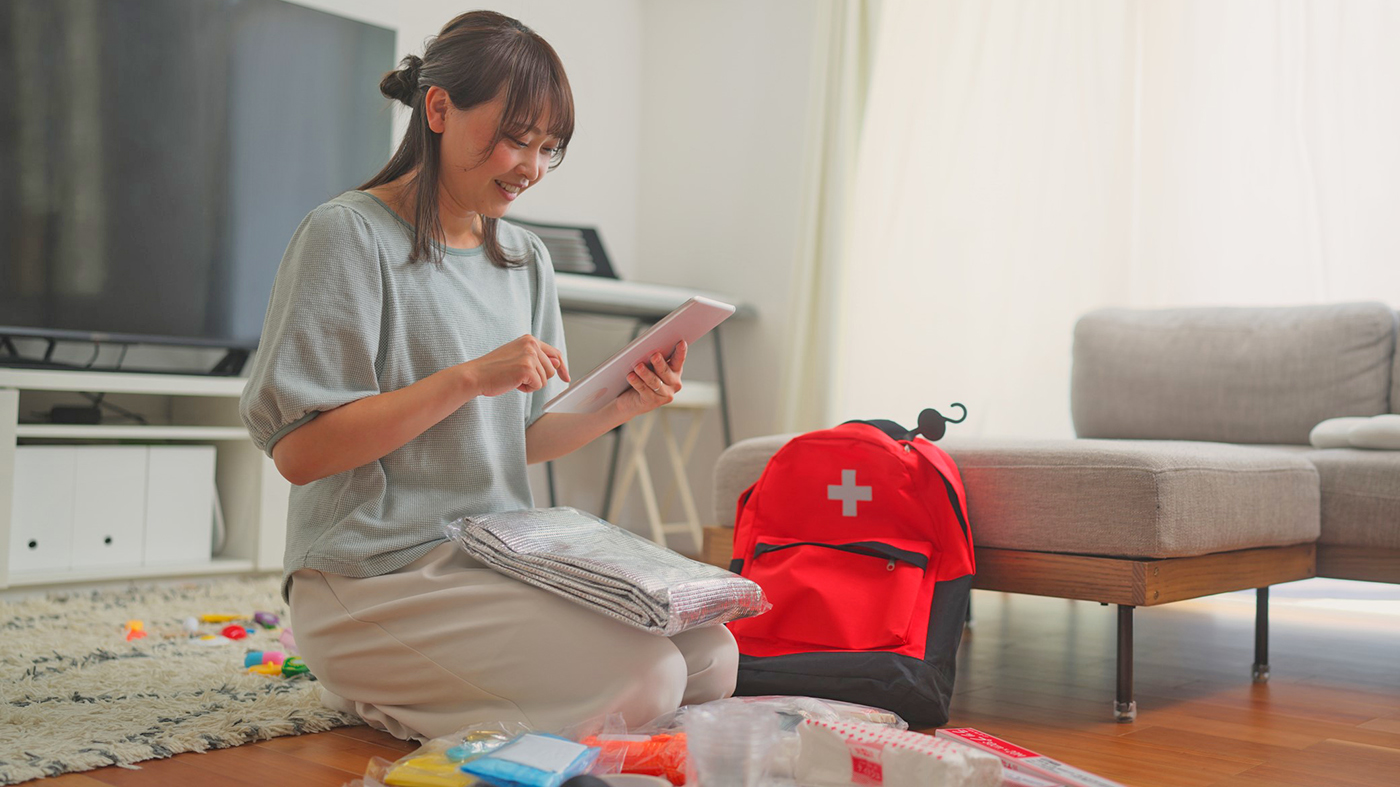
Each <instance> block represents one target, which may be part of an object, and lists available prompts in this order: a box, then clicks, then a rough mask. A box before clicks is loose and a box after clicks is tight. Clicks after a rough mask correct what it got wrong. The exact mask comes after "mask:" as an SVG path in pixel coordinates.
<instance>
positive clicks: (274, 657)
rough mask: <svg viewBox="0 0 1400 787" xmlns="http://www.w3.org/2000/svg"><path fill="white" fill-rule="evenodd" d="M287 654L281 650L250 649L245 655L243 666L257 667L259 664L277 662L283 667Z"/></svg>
mask: <svg viewBox="0 0 1400 787" xmlns="http://www.w3.org/2000/svg"><path fill="white" fill-rule="evenodd" d="M286 660H287V654H285V653H283V652H281V651H279V650H250V651H248V652H247V653H246V654H244V655H243V666H245V667H256V666H258V665H259V664H276V665H278V667H281V665H282V662H284V661H286Z"/></svg>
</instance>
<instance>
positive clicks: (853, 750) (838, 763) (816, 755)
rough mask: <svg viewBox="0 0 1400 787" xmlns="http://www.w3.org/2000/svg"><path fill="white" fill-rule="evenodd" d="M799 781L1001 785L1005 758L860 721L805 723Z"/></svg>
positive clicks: (892, 786) (835, 785) (839, 786)
mask: <svg viewBox="0 0 1400 787" xmlns="http://www.w3.org/2000/svg"><path fill="white" fill-rule="evenodd" d="M797 733H798V735H799V736H800V738H801V745H802V754H801V756H800V757H798V759H797V780H798V781H799V782H800V783H802V784H808V785H813V787H827V786H830V787H846V785H852V784H872V785H883V787H1001V783H1002V774H1001V770H1002V766H1001V761H1000V760H999V759H997V758H996V757H995V756H993V755H991V754H986V753H983V752H980V751H977V750H976V749H973V748H971V747H968V746H964V745H962V744H959V743H953V742H950V741H946V740H941V739H938V738H934V737H931V736H929V735H924V734H921V733H917V732H908V731H900V730H893V729H890V728H888V727H880V726H877V725H874V724H861V723H859V722H835V723H833V722H825V721H804V722H802V724H801V726H799V727H798V728H797Z"/></svg>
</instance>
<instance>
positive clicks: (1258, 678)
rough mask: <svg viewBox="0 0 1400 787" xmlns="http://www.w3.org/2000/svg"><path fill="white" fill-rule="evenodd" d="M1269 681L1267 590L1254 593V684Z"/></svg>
mask: <svg viewBox="0 0 1400 787" xmlns="http://www.w3.org/2000/svg"><path fill="white" fill-rule="evenodd" d="M1268 680H1269V588H1268V587H1267V586H1266V587H1262V588H1259V589H1257V590H1255V591H1254V682H1255V683H1267V682H1268Z"/></svg>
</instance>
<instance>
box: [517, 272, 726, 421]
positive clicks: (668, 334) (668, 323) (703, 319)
mask: <svg viewBox="0 0 1400 787" xmlns="http://www.w3.org/2000/svg"><path fill="white" fill-rule="evenodd" d="M733 313H734V307H733V306H731V305H729V304H727V303H721V302H720V301H716V300H712V299H710V298H705V297H701V296H698V295H697V296H695V297H694V298H691V299H690V300H688V301H686V302H685V303H683V304H681V305H680V306H678V307H676V310H675V311H673V312H671V313H670V314H668V315H666V316H665V317H663V318H661V320H660V321H659V322H657V323H656V324H655V325H653V326H651V328H649V329H647V331H646V332H645V333H643V334H642V335H641V336H638V337H637V338H636V339H633V340H632V341H631V342H630V343H629V344H628V345H627V346H626V347H623V348H622V349H621V350H618V351H617V352H616V353H614V354H613V355H612V357H610V358H608V359H607V360H606V361H603V362H602V363H600V364H598V367H597V368H596V369H594V370H593V371H591V372H589V373H588V374H586V375H584V376H583V378H582V379H580V380H578V381H577V382H575V383H573V384H572V385H570V386H569V387H568V389H566V390H565V391H564V392H563V393H561V394H559V395H558V396H556V397H554V398H553V399H550V400H549V401H548V402H546V403H545V406H544V412H546V413H592V412H596V411H598V410H601V409H602V408H603V407H604V406H605V405H607V404H608V403H609V402H611V401H612V400H613V399H616V398H617V397H619V396H621V395H622V393H623V392H624V391H627V390H628V389H630V388H631V387H632V386H631V385H630V384H628V382H627V373H628V372H630V371H632V368H633V367H634V366H636V365H637V364H638V363H641V362H643V361H645V360H646V359H647V358H650V357H651V354H652V353H658V352H659V353H661V354H662V355H663V356H665V357H667V358H670V356H671V351H672V350H674V349H675V347H676V344H677V343H679V342H681V341H685V343H686V344H688V345H689V344H694V343H695V342H696V340H698V339H699V338H700V337H702V336H704V335H705V334H707V333H709V332H710V331H711V330H713V329H714V328H715V326H717V325H719V324H720V323H722V322H724V321H725V320H726V319H728V318H729V316H730V315H731V314H733Z"/></svg>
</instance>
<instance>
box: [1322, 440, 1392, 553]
mask: <svg viewBox="0 0 1400 787" xmlns="http://www.w3.org/2000/svg"><path fill="white" fill-rule="evenodd" d="M1303 455H1304V456H1305V457H1307V459H1308V461H1310V462H1312V463H1313V466H1315V467H1316V468H1317V472H1318V477H1319V481H1320V483H1321V485H1322V537H1321V538H1319V539H1318V543H1321V544H1331V545H1334V546H1349V547H1376V548H1381V549H1400V451H1364V450H1359V449H1355V448H1330V449H1327V450H1325V451H1307V452H1305V453H1304V454H1303Z"/></svg>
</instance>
